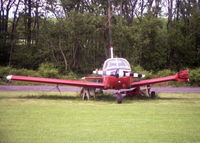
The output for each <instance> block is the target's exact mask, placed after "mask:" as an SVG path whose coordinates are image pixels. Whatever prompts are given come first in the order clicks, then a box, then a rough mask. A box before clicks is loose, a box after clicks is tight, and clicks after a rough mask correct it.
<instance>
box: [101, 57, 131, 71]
mask: <svg viewBox="0 0 200 143" xmlns="http://www.w3.org/2000/svg"><path fill="white" fill-rule="evenodd" d="M116 68H124V69H130V65H129V63H128V61H127V60H125V59H123V58H113V59H108V60H106V61H105V63H104V66H103V69H104V70H105V69H116Z"/></svg>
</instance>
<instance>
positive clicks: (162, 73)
mask: <svg viewBox="0 0 200 143" xmlns="http://www.w3.org/2000/svg"><path fill="white" fill-rule="evenodd" d="M174 74H176V72H175V71H172V70H169V69H164V70H161V71H158V72H157V73H156V74H154V77H163V76H170V75H174Z"/></svg>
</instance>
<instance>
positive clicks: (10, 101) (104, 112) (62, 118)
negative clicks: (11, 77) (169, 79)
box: [0, 92, 200, 143]
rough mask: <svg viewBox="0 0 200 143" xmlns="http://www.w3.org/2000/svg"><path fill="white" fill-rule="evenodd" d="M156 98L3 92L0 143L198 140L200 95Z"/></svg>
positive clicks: (143, 142) (140, 142)
mask: <svg viewBox="0 0 200 143" xmlns="http://www.w3.org/2000/svg"><path fill="white" fill-rule="evenodd" d="M159 96H160V97H159V98H158V99H155V100H151V99H125V100H124V102H123V104H116V102H115V99H114V98H111V97H107V98H106V96H102V97H97V99H95V100H91V101H82V100H81V99H80V97H77V96H76V94H75V93H62V95H59V93H52V92H51V93H50V92H49V93H45V92H37V93H33V92H31V93H28V92H0V142H1V143H91V142H92V143H106V142H108V143H116V142H117V143H130V142H136V143H146V142H148V143H149V142H153V143H155V142H157V143H158V142H159V143H160V142H162V143H169V142H177V143H178V142H180V143H187V142H192V143H195V142H196V143H197V142H200V94H160V95H159Z"/></svg>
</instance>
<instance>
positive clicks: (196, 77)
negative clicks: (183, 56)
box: [189, 67, 200, 86]
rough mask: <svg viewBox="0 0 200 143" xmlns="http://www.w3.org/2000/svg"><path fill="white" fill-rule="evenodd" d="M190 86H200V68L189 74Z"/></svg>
mask: <svg viewBox="0 0 200 143" xmlns="http://www.w3.org/2000/svg"><path fill="white" fill-rule="evenodd" d="M189 79H190V85H192V86H200V67H199V68H197V69H193V70H190V73H189Z"/></svg>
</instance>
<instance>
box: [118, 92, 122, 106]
mask: <svg viewBox="0 0 200 143" xmlns="http://www.w3.org/2000/svg"><path fill="white" fill-rule="evenodd" d="M122 100H123V96H122V95H121V94H118V95H117V103H118V104H121V103H122Z"/></svg>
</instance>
